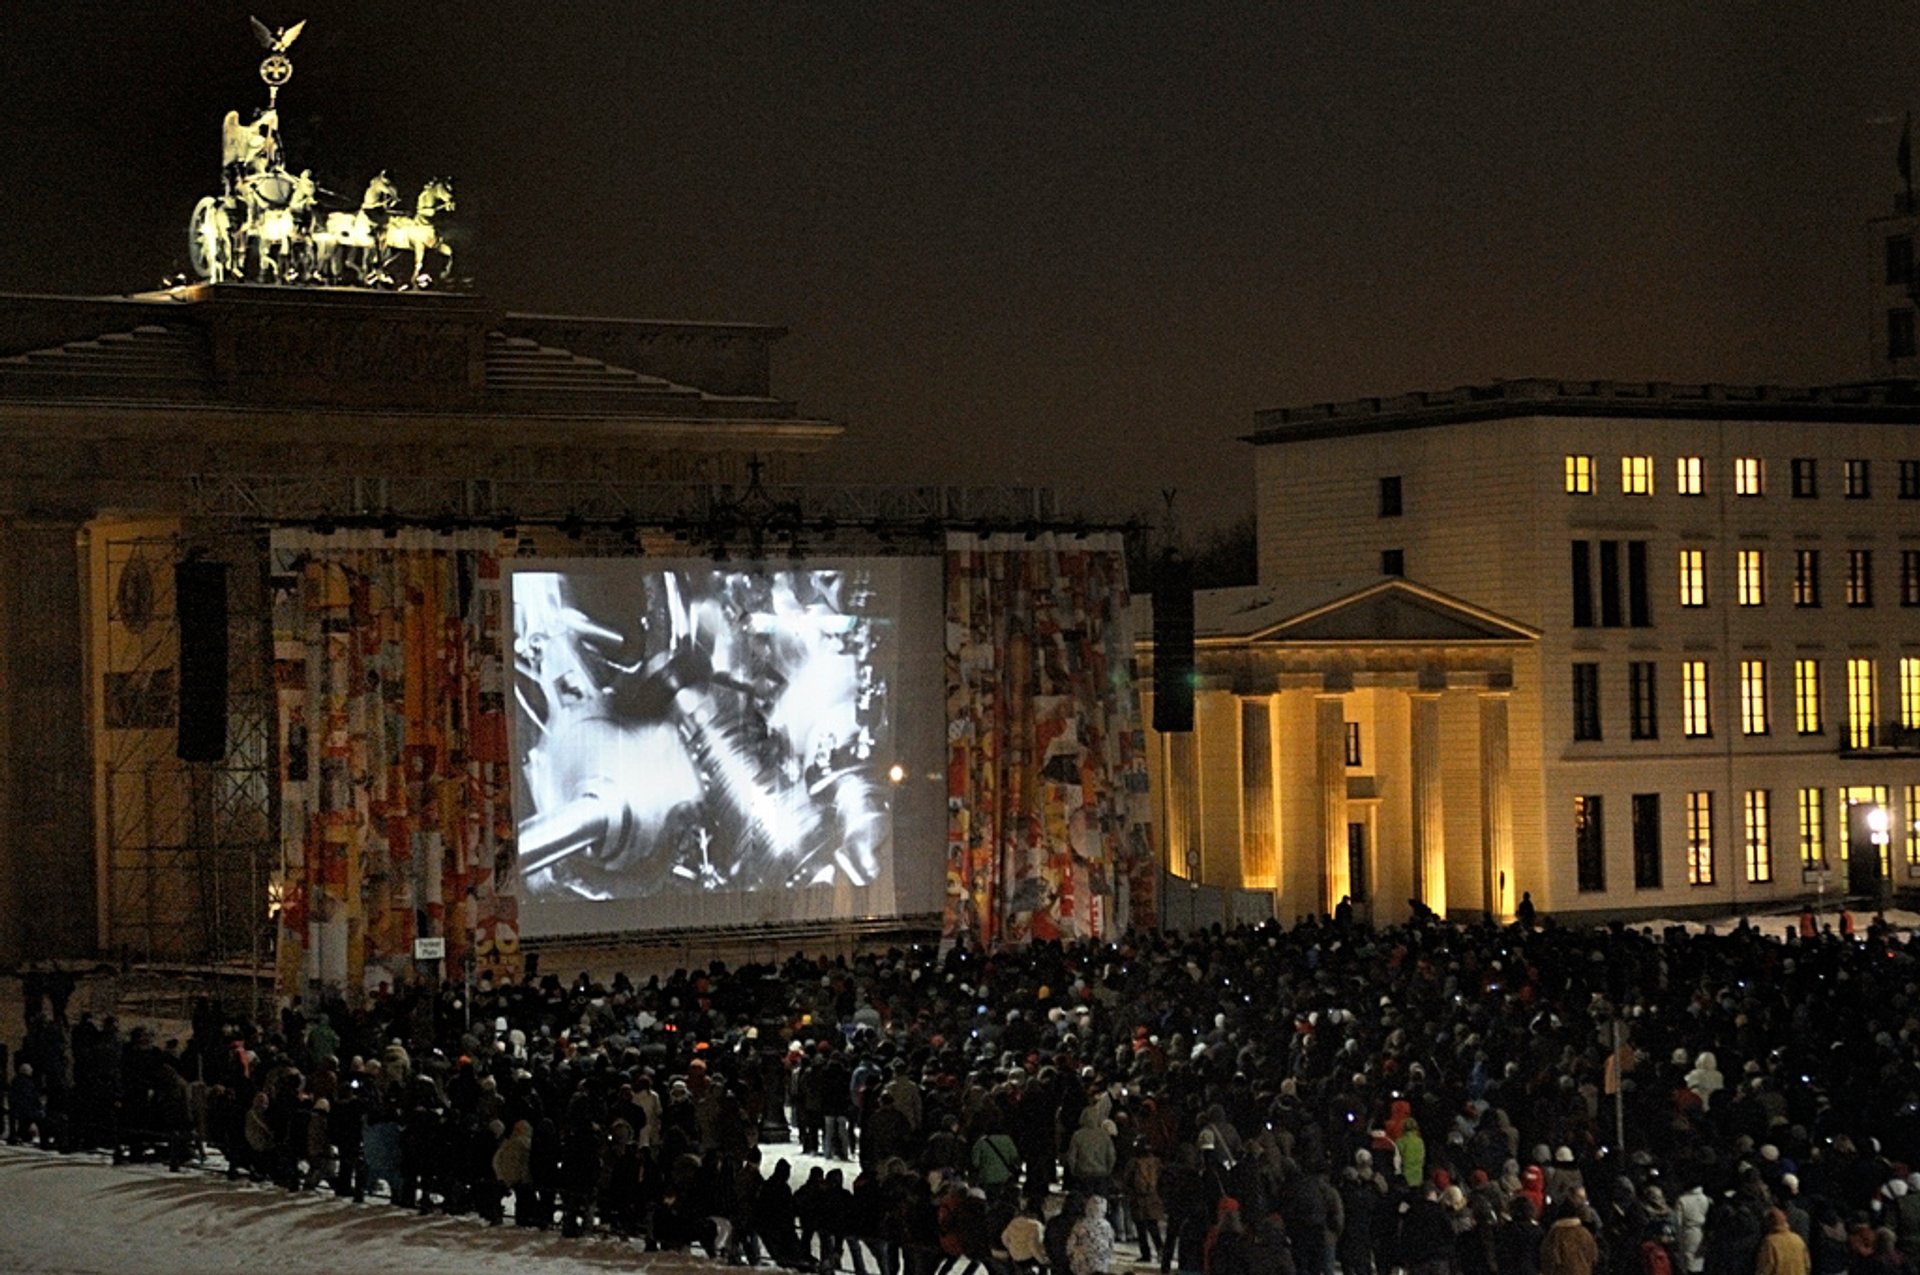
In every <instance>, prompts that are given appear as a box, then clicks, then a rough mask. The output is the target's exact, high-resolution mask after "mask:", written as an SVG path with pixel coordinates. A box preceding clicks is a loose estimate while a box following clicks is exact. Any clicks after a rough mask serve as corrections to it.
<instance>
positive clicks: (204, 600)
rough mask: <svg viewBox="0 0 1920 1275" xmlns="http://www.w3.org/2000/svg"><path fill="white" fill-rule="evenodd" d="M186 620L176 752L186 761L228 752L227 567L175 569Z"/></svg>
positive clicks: (177, 607)
mask: <svg viewBox="0 0 1920 1275" xmlns="http://www.w3.org/2000/svg"><path fill="white" fill-rule="evenodd" d="M173 599H174V614H175V615H177V616H179V618H180V717H179V735H178V738H177V740H176V742H175V747H174V752H175V753H176V754H177V755H178V756H179V758H180V760H181V761H219V760H221V759H222V758H224V757H225V756H226V755H227V566H226V564H225V563H224V562H182V563H179V564H177V565H176V566H175V567H174V569H173Z"/></svg>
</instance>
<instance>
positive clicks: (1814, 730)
mask: <svg viewBox="0 0 1920 1275" xmlns="http://www.w3.org/2000/svg"><path fill="white" fill-rule="evenodd" d="M1793 729H1794V730H1796V731H1798V732H1799V733H1800V734H1802V735H1818V734H1819V733H1820V731H1821V730H1822V727H1821V725H1820V661H1819V660H1795V661H1794V662H1793Z"/></svg>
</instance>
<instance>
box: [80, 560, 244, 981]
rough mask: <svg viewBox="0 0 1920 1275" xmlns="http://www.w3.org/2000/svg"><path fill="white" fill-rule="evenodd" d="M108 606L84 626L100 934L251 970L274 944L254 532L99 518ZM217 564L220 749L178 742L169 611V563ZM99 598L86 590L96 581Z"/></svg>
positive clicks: (133, 950) (125, 945) (138, 954)
mask: <svg viewBox="0 0 1920 1275" xmlns="http://www.w3.org/2000/svg"><path fill="white" fill-rule="evenodd" d="M99 530H100V534H101V535H102V536H103V538H104V543H103V544H100V545H99V546H98V552H99V556H98V557H96V560H95V561H96V563H97V564H99V568H98V569H100V570H101V574H102V575H103V576H104V578H103V579H99V580H98V585H97V587H101V588H104V591H105V601H106V606H105V608H104V621H105V622H104V626H96V628H95V638H94V641H95V644H96V649H95V658H94V660H93V667H94V668H95V670H96V678H95V685H96V689H97V693H98V704H99V709H98V711H97V713H96V717H95V737H96V748H95V756H96V758H97V759H98V761H97V764H98V775H99V779H98V788H97V793H98V818H99V824H98V826H99V828H100V834H99V835H100V856H101V860H102V869H103V870H102V872H101V881H102V896H101V922H102V930H103V934H102V938H103V943H104V945H105V946H106V947H107V949H108V950H110V951H112V952H114V953H116V954H118V955H120V956H122V957H123V958H125V959H129V960H136V961H145V962H149V963H156V964H163V965H202V964H204V965H207V966H211V967H215V968H217V969H221V970H225V971H237V970H238V969H241V968H246V969H255V968H258V967H259V966H260V965H261V963H262V961H263V960H265V959H266V956H267V954H268V953H270V952H271V935H270V932H269V930H268V925H269V917H268V910H267V893H268V881H269V879H270V877H271V875H272V871H273V867H274V865H275V864H276V863H277V861H278V838H277V836H276V835H275V829H276V827H277V810H278V807H277V793H276V791H275V785H274V782H273V778H274V746H275V743H274V741H275V735H276V728H275V720H274V715H273V694H272V687H271V681H270V679H271V676H272V659H271V656H270V641H271V639H270V635H269V615H268V599H267V596H266V591H265V576H266V572H265V565H266V564H265V540H264V536H263V534H262V533H261V532H259V531H258V530H257V529H256V528H251V527H247V528H237V527H235V526H233V525H232V524H226V525H215V526H212V527H210V528H207V529H205V530H196V531H192V532H189V533H186V534H182V535H154V534H152V533H151V530H150V529H148V530H147V531H146V532H145V533H144V534H141V533H139V532H135V533H133V534H125V535H121V534H117V533H116V530H115V528H114V527H113V525H112V524H110V523H108V524H101V525H100V527H99ZM189 555H191V556H195V557H197V558H198V559H199V560H201V561H213V562H221V563H225V564H226V566H227V568H228V569H227V719H226V721H227V724H226V736H227V747H226V755H225V756H224V757H223V758H222V759H221V760H219V761H217V762H184V761H181V760H180V759H179V758H178V757H177V756H176V754H175V747H176V742H177V729H178V720H179V719H178V715H179V689H178V688H179V660H180V644H181V639H180V619H179V616H178V614H177V611H176V608H175V606H174V581H173V568H174V565H175V563H177V562H179V561H181V560H182V559H183V558H185V557H187V556H189ZM96 596H99V594H98V593H96Z"/></svg>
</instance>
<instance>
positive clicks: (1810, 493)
mask: <svg viewBox="0 0 1920 1275" xmlns="http://www.w3.org/2000/svg"><path fill="white" fill-rule="evenodd" d="M1793 494H1794V495H1795V496H1798V497H1799V498H1800V499H1802V500H1811V499H1813V498H1814V497H1815V496H1818V495H1819V494H1820V467H1819V464H1818V462H1816V461H1814V460H1813V459H1812V458H1811V457H1807V456H1802V457H1800V458H1799V459H1797V460H1795V461H1794V462H1793Z"/></svg>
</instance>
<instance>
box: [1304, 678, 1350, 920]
mask: <svg viewBox="0 0 1920 1275" xmlns="http://www.w3.org/2000/svg"><path fill="white" fill-rule="evenodd" d="M1313 760H1314V775H1315V777H1316V778H1317V779H1318V780H1319V782H1320V838H1321V845H1322V848H1323V850H1324V856H1325V865H1324V868H1323V872H1322V876H1321V884H1322V885H1323V886H1324V887H1325V898H1324V900H1323V902H1322V906H1323V907H1324V908H1325V910H1326V911H1328V912H1331V911H1333V909H1334V908H1335V907H1337V906H1339V903H1340V900H1341V899H1344V898H1346V897H1347V896H1348V895H1349V894H1351V893H1352V892H1353V887H1352V884H1351V882H1350V881H1349V880H1348V875H1347V723H1346V703H1345V698H1344V697H1343V696H1342V695H1340V694H1338V693H1325V692H1322V693H1319V694H1316V695H1315V696H1314V697H1313Z"/></svg>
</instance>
